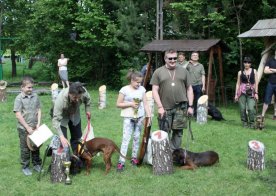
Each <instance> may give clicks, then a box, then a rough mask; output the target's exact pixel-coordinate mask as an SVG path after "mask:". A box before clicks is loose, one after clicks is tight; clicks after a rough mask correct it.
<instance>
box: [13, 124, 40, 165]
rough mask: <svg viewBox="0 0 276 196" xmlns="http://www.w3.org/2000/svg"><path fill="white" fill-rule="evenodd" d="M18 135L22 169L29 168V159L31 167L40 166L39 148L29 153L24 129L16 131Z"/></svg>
mask: <svg viewBox="0 0 276 196" xmlns="http://www.w3.org/2000/svg"><path fill="white" fill-rule="evenodd" d="M17 130H18V134H19V140H20V158H21V165H22V168H23V169H25V168H26V167H29V166H30V159H31V157H32V163H33V166H35V165H41V163H42V161H41V158H40V157H39V148H37V149H36V150H35V151H31V150H30V149H29V148H28V145H27V135H28V134H27V131H26V130H25V129H17Z"/></svg>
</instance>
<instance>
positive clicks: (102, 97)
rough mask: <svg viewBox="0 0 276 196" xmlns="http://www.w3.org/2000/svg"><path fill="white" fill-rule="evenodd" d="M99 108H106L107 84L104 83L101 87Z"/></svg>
mask: <svg viewBox="0 0 276 196" xmlns="http://www.w3.org/2000/svg"><path fill="white" fill-rule="evenodd" d="M98 108H99V109H104V108H106V86H105V85H102V86H100V88H99V105H98Z"/></svg>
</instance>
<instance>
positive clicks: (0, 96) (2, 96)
mask: <svg viewBox="0 0 276 196" xmlns="http://www.w3.org/2000/svg"><path fill="white" fill-rule="evenodd" d="M6 100H7V92H6V89H0V102H4V101H6Z"/></svg>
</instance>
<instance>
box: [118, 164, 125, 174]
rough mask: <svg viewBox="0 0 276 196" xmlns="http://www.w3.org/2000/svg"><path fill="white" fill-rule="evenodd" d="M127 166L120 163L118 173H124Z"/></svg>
mask: <svg viewBox="0 0 276 196" xmlns="http://www.w3.org/2000/svg"><path fill="white" fill-rule="evenodd" d="M124 167H125V165H124V164H123V163H118V165H117V172H122V171H123V170H124Z"/></svg>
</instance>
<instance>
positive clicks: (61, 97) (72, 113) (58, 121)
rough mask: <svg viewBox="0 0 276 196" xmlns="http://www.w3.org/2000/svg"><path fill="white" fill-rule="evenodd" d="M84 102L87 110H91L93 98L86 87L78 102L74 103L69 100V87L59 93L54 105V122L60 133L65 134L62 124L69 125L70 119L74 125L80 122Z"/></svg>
mask: <svg viewBox="0 0 276 196" xmlns="http://www.w3.org/2000/svg"><path fill="white" fill-rule="evenodd" d="M82 103H84V106H85V112H90V104H91V99H90V95H89V93H88V92H87V90H86V89H85V93H83V94H82V96H81V98H80V99H79V101H78V103H76V104H72V103H71V102H70V100H69V88H65V89H63V90H62V91H61V92H60V93H59V94H58V96H57V99H56V101H55V105H54V113H53V120H52V123H53V127H54V128H55V129H56V130H57V133H58V134H59V135H63V133H62V131H61V128H60V126H63V127H67V126H68V122H69V120H71V121H72V123H73V125H77V124H79V123H80V120H81V118H80V105H81V104H82Z"/></svg>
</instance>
